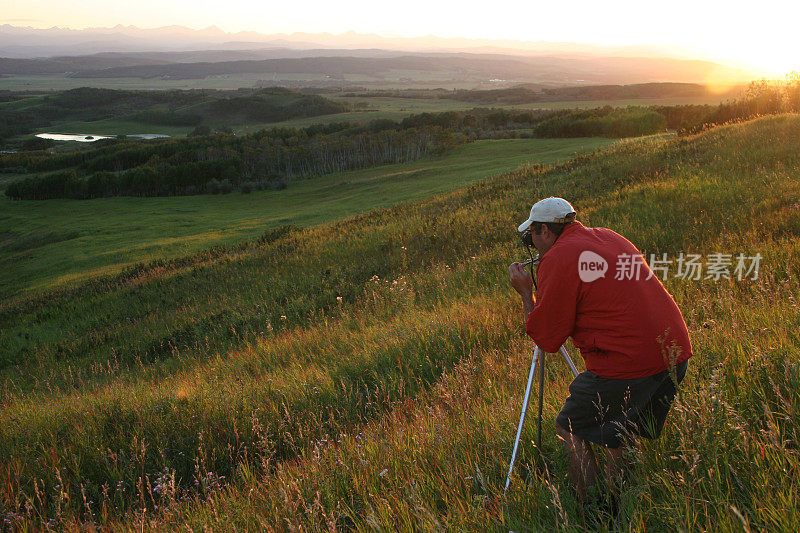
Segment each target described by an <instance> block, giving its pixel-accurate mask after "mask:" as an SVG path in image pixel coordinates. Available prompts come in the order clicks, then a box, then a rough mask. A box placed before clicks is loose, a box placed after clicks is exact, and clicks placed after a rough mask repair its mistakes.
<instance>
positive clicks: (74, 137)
mask: <svg viewBox="0 0 800 533" xmlns="http://www.w3.org/2000/svg"><path fill="white" fill-rule="evenodd" d="M36 136H37V137H39V138H40V139H50V140H53V141H78V142H81V143H91V142H94V141H99V140H100V139H113V136H109V135H92V134H89V133H37V134H36ZM126 137H136V138H137V139H166V138H168V137H169V135H161V134H158V133H137V134H136V135H126Z"/></svg>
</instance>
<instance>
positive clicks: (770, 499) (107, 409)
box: [0, 115, 800, 531]
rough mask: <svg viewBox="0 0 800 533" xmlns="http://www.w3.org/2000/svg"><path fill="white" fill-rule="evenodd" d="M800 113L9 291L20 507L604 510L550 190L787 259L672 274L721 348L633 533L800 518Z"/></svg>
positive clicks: (162, 512) (65, 511) (355, 517)
mask: <svg viewBox="0 0 800 533" xmlns="http://www.w3.org/2000/svg"><path fill="white" fill-rule="evenodd" d="M798 154H800V118H798V117H797V116H788V115H784V116H777V117H770V118H765V119H759V120H756V121H752V122H748V123H744V124H739V125H735V126H727V127H721V128H716V129H713V130H710V131H708V132H706V133H703V134H701V135H698V136H696V137H689V138H649V139H643V140H634V141H626V142H623V143H620V144H618V145H616V146H615V147H614V148H612V149H609V150H606V151H603V152H600V153H597V154H592V155H587V156H582V157H579V158H578V159H576V160H573V161H571V162H568V163H564V164H561V165H557V166H555V167H553V168H529V169H524V170H520V171H518V172H515V173H511V174H507V175H504V176H500V177H497V178H494V179H492V180H489V181H487V182H482V183H479V184H476V185H474V186H472V187H469V188H466V189H461V190H458V191H454V192H450V193H447V194H444V195H441V196H439V197H436V198H434V199H431V200H426V201H422V202H418V203H415V204H411V205H403V206H400V207H396V208H391V209H385V210H382V211H377V212H373V213H370V214H368V215H363V216H358V217H355V218H351V219H348V220H345V221H341V222H338V223H335V224H326V225H323V226H320V227H316V228H312V229H307V230H285V231H281V232H274V233H273V234H271V235H267V236H265V237H264V238H262V239H261V240H260V241H259V242H255V241H253V242H250V243H248V244H246V245H242V246H236V247H232V248H227V249H218V250H215V251H212V252H207V253H203V254H198V255H196V256H194V257H191V258H188V259H184V260H175V261H165V262H162V263H160V264H156V265H152V266H150V267H148V268H142V269H138V270H136V271H129V272H127V273H126V274H124V275H120V276H117V277H114V278H106V279H101V280H97V281H94V282H90V283H87V284H85V285H83V286H81V287H79V288H75V289H70V290H60V291H54V292H51V293H49V294H47V295H45V296H41V297H33V298H30V299H28V300H25V301H18V302H14V303H12V302H6V303H4V304H0V323H2V324H4V326H3V335H2V340H0V342H2V346H0V353H2V354H3V359H2V362H1V363H0V364H1V365H2V367H0V377H1V378H2V383H3V397H2V402H3V406H4V408H3V410H2V412H1V413H0V462H2V464H3V468H2V469H0V511H2V513H3V515H4V516H7V517H8V518H7V519H8V520H9V522H10V523H11V524H14V525H20V526H21V525H22V524H23V523H26V522H27V523H30V524H31V525H33V526H38V527H42V526H45V525H47V526H48V527H51V528H54V529H62V528H68V527H73V526H74V525H76V524H78V523H82V524H87V525H88V524H111V525H113V526H115V527H119V528H129V529H131V530H132V529H134V528H136V529H139V528H141V527H160V528H169V529H179V528H183V527H184V526H185V524H184V523H185V522H187V523H188V525H189V526H190V527H192V528H194V529H200V528H201V527H202V526H204V525H207V526H210V527H212V528H214V529H230V530H232V529H247V530H257V529H276V530H284V529H286V530H289V529H301V528H309V529H315V530H316V529H332V528H338V529H351V528H355V529H359V530H366V529H373V528H382V529H388V530H395V529H401V530H411V529H425V530H427V529H453V530H485V529H487V528H490V529H496V530H506V531H507V530H509V529H513V530H547V531H551V530H557V529H564V530H582V529H584V528H585V527H586V526H587V525H589V524H591V519H590V517H587V516H586V515H584V513H583V511H582V509H581V507H580V506H579V505H577V503H576V501H575V499H574V497H573V496H572V491H571V490H570V488H569V485H568V483H567V482H566V479H565V476H566V470H565V463H564V457H563V455H562V453H561V451H560V445H559V444H558V442H557V441H556V439H555V436H554V434H553V431H552V429H553V422H552V419H553V418H554V416H555V413H556V412H557V409H558V407H559V405H560V402H561V401H562V400H563V398H564V396H565V394H566V387H567V384H568V381H569V379H568V378H569V375H568V371H567V370H566V369H565V368H564V366H563V365H562V364H561V363H552V364H550V366H549V367H548V376H547V383H546V387H547V394H546V404H545V416H546V420H545V428H546V436H545V439H544V441H543V449H542V450H541V452H542V457H541V460H540V461H537V460H536V456H537V453H536V450H535V449H534V447H533V445H532V440H533V437H534V433H535V428H534V424H533V423H530V424H529V425H528V426H527V428H526V432H525V434H524V435H523V454H522V458H521V462H520V468H519V472H520V474H521V477H518V478H516V479H515V482H514V484H513V485H512V489H511V491H510V493H509V495H508V499H507V500H502V499H501V495H502V483H503V481H504V476H505V472H506V470H507V467H508V463H507V461H508V458H509V455H510V451H511V446H512V442H513V436H514V430H515V426H516V421H517V417H518V409H519V405H520V401H521V397H522V393H523V387H524V380H525V376H526V371H527V367H528V365H529V362H530V356H531V352H532V344H531V342H530V341H529V340H528V339H527V338H525V337H524V335H523V334H522V328H521V313H520V306H519V303H518V301H517V299H516V298H514V297H512V291H511V290H510V289H509V287H508V284H507V279H506V278H507V273H506V272H507V271H506V266H507V265H508V263H509V262H511V261H512V260H514V259H517V258H519V257H520V251H519V250H518V249H517V248H516V247H515V246H514V244H513V243H515V241H516V239H517V237H516V234H515V231H514V228H515V226H516V224H517V223H518V222H519V221H520V220H522V219H524V217H525V215H526V213H527V209H528V208H529V206H530V203H531V202H532V201H533V200H535V199H537V198H540V197H543V196H547V195H550V194H554V195H561V196H565V197H568V198H569V199H570V200H572V201H573V203H574V204H575V205H576V207H577V209H578V211H579V218H580V219H581V220H582V221H583V222H584V223H586V224H589V225H596V226H606V227H610V228H612V229H615V230H617V231H619V232H621V233H622V234H624V235H625V236H627V237H628V238H629V239H631V240H632V241H633V242H634V243H635V244H636V245H637V246H638V247H639V248H640V249H642V250H646V251H647V252H654V253H667V254H669V255H670V256H676V255H677V254H678V252H680V251H684V252H688V253H698V254H710V253H715V252H720V253H733V254H736V253H740V252H741V253H745V254H747V255H755V254H756V253H760V254H761V255H762V256H763V260H762V263H761V266H762V270H761V272H760V277H759V279H758V280H755V281H753V280H749V279H747V280H742V281H739V280H736V279H735V277H734V279H733V280H719V281H714V280H713V279H700V280H697V281H695V280H684V279H680V278H670V279H669V280H668V281H667V282H666V285H667V287H668V288H669V290H670V291H671V292H672V294H673V295H674V296H675V299H676V301H677V302H678V304H679V306H680V307H681V309H682V311H683V313H684V316H685V317H686V320H687V323H688V325H689V329H690V332H691V334H692V339H693V344H694V349H695V352H696V354H697V355H696V357H694V358H693V359H692V360H691V362H690V367H689V373H688V375H687V378H686V381H685V382H684V385H683V387H682V392H681V394H680V396H679V398H678V400H677V402H676V405H675V408H674V410H673V412H672V414H671V416H670V419H669V421H668V423H667V428H666V430H665V434H664V435H663V437H662V438H661V439H660V440H659V441H657V442H655V443H649V444H646V445H645V446H644V447H643V449H642V451H641V452H640V453H636V454H635V455H634V456H633V457H632V459H633V461H634V464H635V477H634V478H633V480H632V482H631V483H630V485H629V486H628V487H627V488H626V490H625V492H624V495H623V502H622V516H621V518H620V521H619V526H620V528H621V529H626V530H627V529H631V530H636V531H643V530H659V531H662V530H663V531H673V530H678V529H681V530H714V531H739V530H742V529H745V530H748V529H751V528H752V529H764V530H780V531H790V530H791V531H794V530H797V529H798V527H800V513H798V511H797V510H798V505H797V503H798V502H797V498H798V490H799V489H800V486H799V484H800V481H798V480H799V479H800V476H798V475H797V473H798V467H800V457H798V451H797V443H798V442H800V440H799V439H798V434H797V425H796V420H797V414H798V409H800V366H798V362H797V358H796V356H795V354H796V353H797V351H798V349H800V337H798V335H797V332H796V331H797V324H798V320H799V319H800V312H798V308H797V298H798V296H800V295H799V294H798V292H800V290H798V279H797V273H798V267H800V259H798V258H799V257H800V254H799V253H798V252H800V243H798V240H797V237H798V235H800V209H798V205H797V197H798V192H800V180H798V178H797V176H798V172H800V156H798Z"/></svg>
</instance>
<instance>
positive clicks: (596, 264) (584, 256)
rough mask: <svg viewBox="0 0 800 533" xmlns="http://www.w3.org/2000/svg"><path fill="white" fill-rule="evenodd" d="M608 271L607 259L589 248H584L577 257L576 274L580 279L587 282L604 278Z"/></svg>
mask: <svg viewBox="0 0 800 533" xmlns="http://www.w3.org/2000/svg"><path fill="white" fill-rule="evenodd" d="M606 272H608V261H606V260H605V259H603V256H601V255H599V254H596V253H594V252H592V251H590V250H584V251H583V252H581V255H580V257H578V275H579V276H580V278H581V281H583V282H584V283H589V282H591V281H595V280H597V279H600V278H604V277H605V276H606Z"/></svg>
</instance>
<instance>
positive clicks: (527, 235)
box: [520, 229, 533, 246]
mask: <svg viewBox="0 0 800 533" xmlns="http://www.w3.org/2000/svg"><path fill="white" fill-rule="evenodd" d="M520 238H521V239H522V244H524V245H525V246H533V236H532V235H531V230H529V229H526V230H525V231H524V232H523V233H522V236H521V237H520Z"/></svg>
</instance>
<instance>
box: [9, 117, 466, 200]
mask: <svg viewBox="0 0 800 533" xmlns="http://www.w3.org/2000/svg"><path fill="white" fill-rule="evenodd" d="M337 130H338V131H337ZM462 140H463V136H458V135H456V134H455V133H453V132H452V131H449V130H446V129H443V128H440V127H420V128H401V129H383V130H380V131H374V130H369V129H362V128H358V127H352V125H350V124H347V123H344V124H338V125H337V124H333V125H328V126H324V127H312V128H306V129H303V130H298V129H294V128H273V129H271V130H263V131H261V132H258V133H255V134H253V135H248V136H244V137H235V136H233V135H216V136H205V137H193V138H187V139H178V140H172V141H160V142H154V143H141V142H136V143H132V142H118V143H112V144H109V145H107V146H105V147H102V148H100V149H98V150H93V151H89V152H77V153H73V154H69V155H63V156H51V157H46V156H45V157H35V156H34V155H33V154H29V153H21V154H11V156H12V157H10V158H4V160H3V163H4V164H16V165H19V166H24V165H26V164H27V165H28V166H29V167H30V168H32V169H34V170H36V171H42V170H59V171H58V172H55V173H53V174H49V175H45V176H32V177H30V178H24V179H21V180H18V181H15V182H13V183H11V184H10V185H8V187H7V188H6V191H5V192H6V195H7V196H8V197H10V198H13V199H32V200H44V199H50V198H100V197H107V196H171V195H182V194H199V193H212V194H213V193H220V192H222V193H224V192H230V191H231V190H234V189H239V190H241V191H242V192H249V191H251V190H253V189H264V188H271V189H280V188H283V187H285V186H286V183H287V182H288V181H290V180H292V179H295V178H302V177H311V176H315V175H321V174H329V173H333V172H341V171H345V170H352V169H356V168H366V167H372V166H377V165H382V164H387V163H399V162H403V161H413V160H416V159H419V158H421V157H423V156H425V155H429V154H439V153H442V152H444V151H445V150H447V149H449V148H450V147H452V146H454V145H456V144H457V143H459V142H461V141H462ZM15 156H16V157H15ZM26 157H28V159H26ZM26 168H28V167H26Z"/></svg>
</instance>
